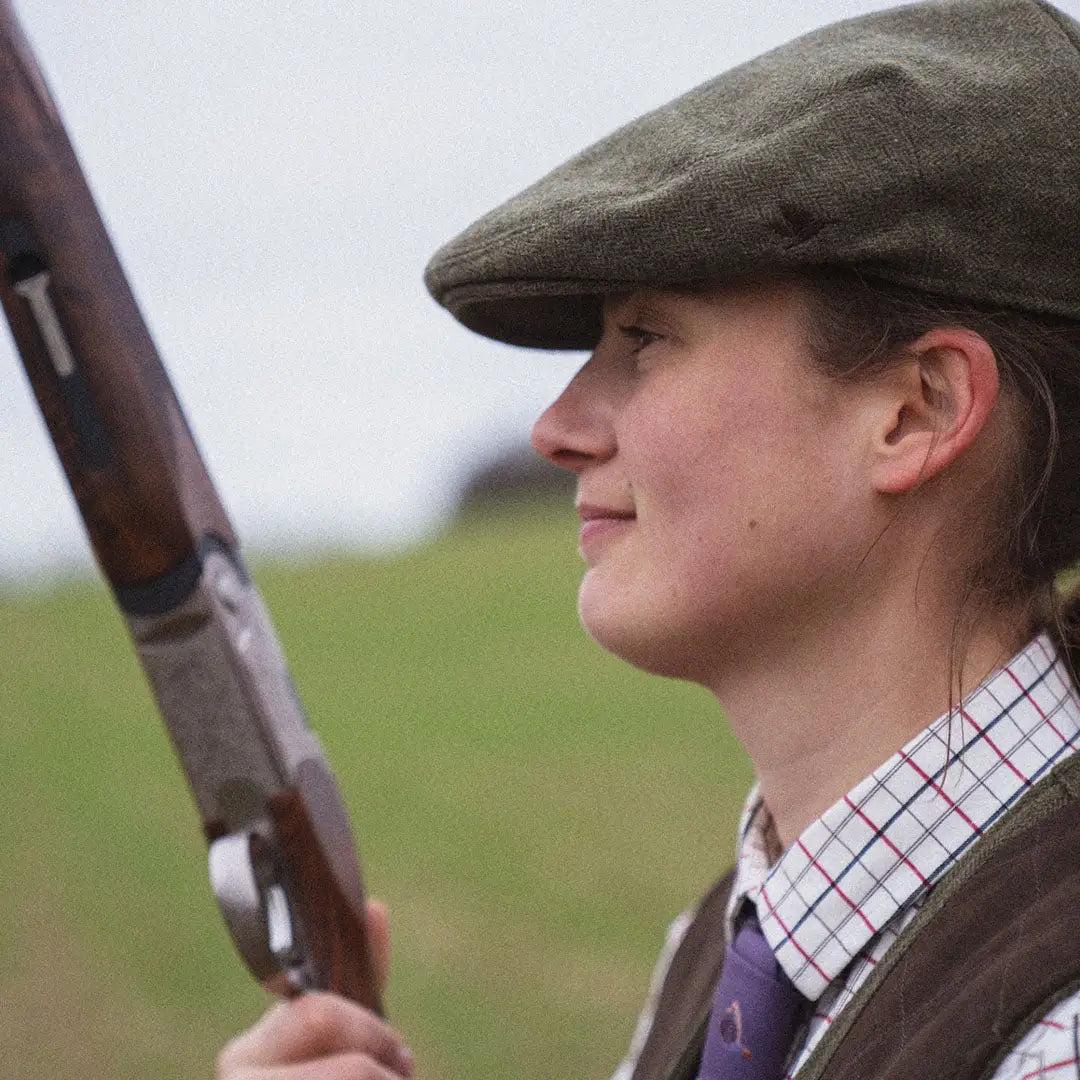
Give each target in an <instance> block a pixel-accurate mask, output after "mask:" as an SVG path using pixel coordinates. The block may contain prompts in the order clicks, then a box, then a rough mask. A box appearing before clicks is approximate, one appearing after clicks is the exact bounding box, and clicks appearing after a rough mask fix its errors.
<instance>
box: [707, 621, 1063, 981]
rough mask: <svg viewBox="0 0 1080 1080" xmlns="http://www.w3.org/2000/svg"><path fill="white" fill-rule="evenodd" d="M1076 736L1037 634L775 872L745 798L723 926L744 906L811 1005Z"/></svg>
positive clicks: (767, 825) (808, 832)
mask: <svg viewBox="0 0 1080 1080" xmlns="http://www.w3.org/2000/svg"><path fill="white" fill-rule="evenodd" d="M1078 735H1080V700H1078V698H1077V695H1076V691H1075V690H1074V689H1073V688H1072V685H1071V683H1070V680H1069V677H1068V675H1067V673H1066V670H1065V668H1064V665H1063V663H1062V661H1061V660H1060V658H1059V657H1058V654H1057V651H1056V649H1055V647H1054V645H1053V642H1052V641H1051V639H1050V638H1049V637H1048V636H1047V635H1045V634H1043V635H1040V636H1039V637H1036V638H1035V639H1034V640H1033V641H1031V642H1030V643H1029V644H1028V645H1027V646H1026V647H1025V648H1024V649H1022V650H1021V651H1020V652H1019V653H1017V655H1016V656H1014V657H1013V659H1012V660H1010V661H1009V663H1008V664H1007V665H1006V666H1005V667H1003V668H1001V669H999V670H997V671H995V672H993V673H992V674H991V675H990V676H988V677H987V679H986V680H985V681H984V682H983V683H981V684H980V685H979V686H978V687H977V688H976V689H975V690H974V691H973V692H972V693H971V694H969V695H968V697H967V698H965V699H964V701H963V703H962V704H961V705H960V706H959V708H956V709H954V710H953V711H952V712H951V713H948V714H946V715H944V716H942V717H939V718H938V719H937V720H935V721H934V723H933V724H931V725H930V726H929V727H928V728H926V729H925V730H924V731H922V732H921V733H920V734H918V735H916V736H915V738H913V739H912V740H911V741H910V742H909V743H907V745H906V746H904V748H903V749H902V750H900V751H899V752H897V753H896V754H894V755H893V756H892V757H891V758H889V760H888V761H886V762H885V763H884V764H883V765H881V766H880V767H879V768H878V769H876V770H875V771H874V772H873V773H872V774H871V775H870V776H868V777H867V778H866V779H865V780H863V781H862V782H860V783H859V784H857V785H856V786H855V787H854V788H852V790H851V791H850V792H848V794H847V795H845V796H844V797H843V798H842V799H841V800H840V801H839V802H837V803H836V804H835V805H834V806H832V807H831V808H830V809H829V810H827V811H826V812H825V813H824V814H823V815H822V816H821V817H820V818H818V820H817V821H815V822H813V823H812V824H811V825H809V826H808V827H807V828H806V829H805V830H804V831H803V833H802V834H801V835H800V836H799V837H798V839H797V840H796V841H795V842H794V843H793V844H792V845H791V846H790V847H789V848H788V849H787V850H786V851H785V852H784V853H783V854H782V855H781V856H780V858H779V859H778V860H777V861H776V863H775V864H774V865H770V859H769V848H770V845H769V834H770V830H772V829H773V825H772V817H771V815H770V814H769V811H768V807H767V806H766V805H765V803H764V802H763V801H762V799H761V797H760V795H759V794H758V791H757V788H756V786H755V788H754V789H753V790H752V791H751V793H750V796H749V798H748V799H747V802H746V806H745V808H744V811H743V818H742V823H741V826H740V831H739V844H738V863H737V869H736V878H735V883H734V887H733V889H732V893H731V899H730V901H729V905H728V916H729V927H728V930H729V935H730V929H731V927H730V920H731V919H732V918H733V917H734V914H735V912H736V911H737V910H738V908H739V907H740V906H741V905H742V903H743V901H744V900H747V899H749V900H750V901H752V902H753V903H754V905H755V907H756V908H757V913H758V919H759V920H760V922H761V928H762V930H763V932H764V934H765V937H766V939H767V940H768V942H769V944H770V945H771V946H772V949H773V952H774V953H775V954H776V958H777V960H778V962H779V963H780V964H781V966H782V967H783V968H784V970H785V971H786V972H787V974H788V976H789V977H790V978H791V980H792V982H793V983H794V984H795V986H796V987H797V989H798V990H799V991H800V992H801V993H802V994H803V995H804V996H805V997H807V998H809V999H810V1000H812V1001H816V1000H817V999H818V998H819V997H820V996H821V994H822V993H823V992H824V990H825V988H826V987H827V986H828V984H829V983H830V982H832V981H833V980H834V979H836V978H837V977H838V976H839V975H840V974H841V972H843V970H844V969H845V968H846V967H847V966H848V964H849V963H851V961H852V960H853V959H854V958H855V956H856V955H857V954H858V953H859V951H860V950H862V949H863V948H864V947H865V946H866V945H867V944H868V942H869V941H870V940H871V939H872V938H873V937H874V936H875V935H876V934H877V933H878V932H879V931H880V930H881V929H882V928H883V927H884V926H885V925H886V924H887V923H888V922H889V921H890V920H891V919H893V918H894V917H895V916H896V915H897V914H898V913H900V912H901V911H903V910H905V909H906V908H908V906H909V905H911V904H912V903H913V902H916V901H917V900H918V899H919V898H920V897H921V896H922V895H923V894H925V893H926V892H927V891H928V890H929V889H930V888H931V887H932V886H933V885H934V883H935V882H936V881H938V879H939V878H941V876H942V875H943V874H944V873H945V872H946V871H947V870H948V869H949V867H950V866H952V865H953V863H955V862H956V860H957V859H958V858H959V857H960V856H961V855H962V854H963V853H964V852H965V851H966V850H967V848H968V846H969V845H970V844H971V843H972V842H973V841H975V840H976V839H977V838H978V837H979V836H980V835H981V834H982V833H983V832H985V831H986V830H987V829H988V828H990V827H991V826H992V825H993V824H994V823H995V822H996V821H997V820H998V818H999V817H1000V816H1001V815H1002V814H1003V813H1004V812H1005V811H1006V810H1007V809H1009V807H1011V806H1012V805H1013V804H1014V803H1015V802H1016V800H1017V799H1019V798H1020V797H1021V796H1022V795H1023V794H1024V793H1025V792H1026V791H1028V790H1029V789H1030V788H1031V787H1032V785H1033V784H1034V783H1035V782H1036V781H1038V780H1039V779H1041V778H1042V777H1043V776H1044V775H1045V774H1046V773H1047V772H1048V771H1049V770H1050V769H1051V768H1052V767H1053V766H1054V765H1055V764H1057V763H1058V762H1059V761H1061V760H1063V759H1064V758H1065V757H1067V756H1068V755H1069V754H1071V753H1072V752H1073V751H1074V750H1075V749H1076V747H1077V743H1078V741H1080V740H1078Z"/></svg>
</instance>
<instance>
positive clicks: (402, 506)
mask: <svg viewBox="0 0 1080 1080" xmlns="http://www.w3.org/2000/svg"><path fill="white" fill-rule="evenodd" d="M885 6H888V5H887V4H884V3H873V2H867V0H831V2H828V0H769V2H768V3H762V2H760V0H756V2H741V3H711V4H707V3H701V2H697V3H690V2H683V0H670V2H664V0H654V2H652V3H644V2H635V0H619V2H615V0H590V2H589V3H581V2H580V0H543V2H539V0H531V2H513V0H501V2H496V0H473V2H471V3H470V2H468V0H465V2H462V0H453V2H452V3H451V2H448V0H447V2H442V0H439V2H428V3H417V2H410V0H404V2H402V0H397V2H394V3H389V2H382V3H363V2H362V0H352V2H347V0H307V2H305V3H302V4H301V3H293V2H285V0H281V2H273V0H184V2H183V3H175V2H169V3H165V2H158V0H99V2H95V3H87V2H86V0H21V2H17V4H16V8H17V10H18V11H19V13H20V16H21V18H22V21H23V24H24V26H25V28H26V30H27V33H28V34H29V35H30V37H31V40H32V42H33V43H34V45H35V47H36V50H37V52H38V55H39V58H40V60H41V63H42V66H43V68H44V70H45V73H46V77H47V78H48V80H49V82H50V84H51V86H52V88H53V92H54V94H55V96H56V97H57V99H58V101H59V104H60V107H61V111H62V113H63V115H64V116H65V119H66V122H67V126H68V130H69V132H70V134H71V136H72V138H73V141H74V142H75V145H76V148H77V150H78V151H79V153H80V156H81V158H82V161H83V166H84V168H85V170H86V172H87V174H88V177H89V179H90V184H91V187H92V188H93V189H94V191H95V193H96V195H97V198H98V202H99V205H100V207H101V209H102V212H103V215H104V217H105V219H106V222H107V223H108V225H109V227H110V229H111V232H112V235H113V240H114V243H115V244H116V246H117V248H118V249H119V252H120V256H121V259H122V261H123V262H124V264H125V267H126V269H127V272H128V276H129V278H130V279H131V281H132V284H133V286H134V289H135V292H136V295H137V296H138V297H139V300H140V302H141V304H142V307H143V311H144V314H145V316H146V318H147V321H148V323H149V324H150V328H151V331H152V333H153V334H154V336H155V338H156V340H157V343H158V347H159V349H160V351H161V353H162V355H163V357H164V359H165V362H166V364H167V366H168V369H169V372H170V375H171V377H172V379H173V382H174V384H175V385H176V387H177V389H178V392H179V395H180V398H181V401H182V402H183V404H184V406H185V409H186V411H187V413H188V416H189V419H190V420H191V422H192V425H193V427H194V429H195V432H196V435H197V437H198V439H199V442H200V444H201V446H202V449H203V453H204V456H205V457H206V459H207V461H208V463H209V465H210V467H211V471H212V472H213V474H214V476H215V478H216V480H217V481H218V484H219V487H220V489H221V490H222V493H223V495H224V498H225V501H226V505H227V506H228V508H229V510H230V512H231V514H232V517H233V519H234V521H235V523H236V524H237V526H238V529H239V531H240V534H241V537H242V538H243V540H244V542H245V545H246V546H247V547H248V548H249V549H251V548H253V549H266V548H268V547H272V546H281V545H283V544H288V545H301V546H311V545H314V546H315V547H316V548H319V547H326V546H336V547H341V546H368V545H372V544H385V543H399V542H406V541H407V540H409V539H410V538H415V537H417V536H420V535H423V534H424V533H425V531H429V530H431V529H432V528H434V527H435V526H436V525H437V523H438V521H439V520H440V519H441V518H442V516H443V515H444V514H445V513H446V512H447V510H448V509H449V507H450V506H451V505H452V502H453V497H454V492H455V489H456V485H457V484H459V483H460V481H461V478H462V476H463V475H464V472H465V471H466V470H467V469H468V468H470V467H471V466H473V465H475V464H476V463H477V462H478V461H480V460H482V459H483V458H484V456H485V455H487V454H490V453H492V452H493V450H494V449H495V448H497V447H498V446H500V445H506V444H508V443H511V442H513V441H514V440H516V439H521V438H524V437H525V434H526V432H527V431H528V427H529V423H530V421H531V418H532V417H533V416H534V414H535V413H536V412H537V411H538V410H539V409H540V408H541V407H542V405H543V404H544V403H545V402H546V401H547V400H549V399H550V398H551V397H552V396H554V394H555V393H556V392H557V390H558V389H559V387H560V386H561V385H562V383H563V382H564V381H565V380H566V379H567V378H568V377H569V375H570V374H571V373H572V371H573V370H574V369H575V367H576V366H577V364H578V363H580V361H581V357H580V356H573V355H570V356H566V355H563V356H553V355H547V354H534V353H530V352H524V351H520V350H514V349H509V348H506V347H501V346H496V345H494V344H492V343H489V342H485V341H483V340H482V339H480V338H476V337H473V336H472V335H470V334H468V333H467V332H466V331H464V330H462V329H461V328H460V327H458V326H457V325H456V324H455V323H454V322H453V321H452V320H451V319H450V318H449V317H448V316H447V315H446V314H445V313H443V312H442V311H441V310H440V309H439V308H437V307H436V306H435V304H434V303H433V302H432V301H431V300H430V299H429V298H428V297H427V295H426V293H425V292H424V290H423V286H422V283H421V280H420V277H421V273H422V270H423V266H424V263H425V262H426V260H427V258H428V256H429V255H430V254H431V252H432V251H433V250H434V249H435V248H436V247H438V246H439V245H440V244H441V243H443V242H444V241H445V240H447V239H449V238H450V237H451V236H452V235H453V234H454V233H456V232H457V231H458V230H459V229H461V228H462V227H464V226H465V225H467V224H468V223H469V222H470V221H471V220H472V219H473V218H475V217H476V216H478V215H479V214H480V213H482V212H484V211H485V210H487V209H489V208H491V207H492V206H494V205H495V204H496V203H497V202H499V201H501V200H502V199H504V198H506V197H507V196H509V195H511V194H513V193H514V192H516V191H517V190H519V189H520V188H521V187H523V186H524V185H526V184H528V183H530V182H531V181H533V180H534V179H536V178H538V177H539V176H540V175H541V174H543V173H544V172H546V171H547V170H549V169H550V168H552V167H554V166H555V165H557V164H558V163H559V162H561V161H562V160H564V159H565V158H566V157H568V156H569V155H570V154H571V153H573V152H575V151H576V150H578V149H580V148H582V147H583V146H585V145H586V144H588V143H589V142H591V141H593V140H595V139H596V138H598V137H600V136H601V135H604V134H606V133H607V132H608V131H610V130H611V129H612V128H614V127H616V126H617V125H619V124H621V123H623V122H625V121H626V120H629V119H631V118H632V117H634V116H636V115H638V114H640V113H641V112H643V111H645V110H646V109H649V108H652V107H654V106H656V105H659V104H661V103H662V102H664V101H666V100H668V99H670V98H672V97H673V96H675V95H676V94H678V93H680V92H682V91H684V90H686V89H688V88H690V87H691V86H694V85H696V84H697V83H699V82H702V81H703V80H705V79H707V78H709V77H711V76H713V75H715V74H717V73H718V72H720V71H721V70H723V69H725V68H727V67H730V66H731V65H732V64H735V63H737V62H739V61H741V60H744V59H747V58H749V57H750V56H753V55H755V54H757V53H759V52H761V51H762V50H763V49H766V48H768V47H770V46H772V45H776V44H779V43H780V42H782V41H785V40H787V39H789V38H791V37H794V36H795V35H796V34H799V33H801V32H804V31H806V30H809V29H812V28H813V27H815V26H818V25H821V24H824V23H826V22H831V21H833V20H835V19H838V18H842V17H845V16H847V15H853V14H858V13H860V12H864V11H869V10H873V9H876V8H880V7H885ZM1060 6H1062V7H1063V8H1065V10H1067V11H1069V12H1070V13H1071V14H1074V15H1078V14H1080V0H1068V2H1066V3H1063V4H1061V5H1060ZM0 507H3V511H2V512H0V522H2V525H0V578H4V577H6V578H9V579H12V578H25V577H26V576H27V575H40V574H42V573H47V572H49V570H50V569H51V568H54V567H56V566H65V565H70V564H71V562H72V561H75V562H76V563H77V562H79V561H80V560H82V561H83V562H85V561H86V559H87V556H86V545H85V541H84V540H83V538H82V532H81V527H80V525H79V523H78V520H77V518H76V516H75V512H74V509H73V503H72V500H71V497H70V495H69V494H68V492H67V489H66V486H65V485H64V482H63V480H62V477H61V474H60V472H59V468H58V466H57V465H56V464H55V461H54V456H53V452H52V448H51V444H50V443H49V442H48V441H47V438H46V436H45V434H44V428H43V425H42V423H41V421H40V419H39V418H38V415H37V412H36V409H35V407H34V406H33V403H32V399H31V397H30V393H29V390H28V388H27V386H26V384H25V380H24V378H23V375H22V371H21V368H20V367H19V366H18V362H17V360H16V358H15V355H14V353H13V350H12V347H11V345H10V339H9V337H8V335H7V334H6V333H3V335H2V340H0Z"/></svg>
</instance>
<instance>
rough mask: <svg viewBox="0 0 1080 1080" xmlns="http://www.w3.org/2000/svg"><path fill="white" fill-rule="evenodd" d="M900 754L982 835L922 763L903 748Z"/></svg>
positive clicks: (974, 830)
mask: <svg viewBox="0 0 1080 1080" xmlns="http://www.w3.org/2000/svg"><path fill="white" fill-rule="evenodd" d="M976 730H978V729H976ZM900 756H901V757H902V758H903V759H904V761H905V762H907V764H908V765H910V766H911V767H912V768H913V769H914V770H915V771H916V772H917V773H918V774H919V775H920V776H921V777H922V778H923V779H924V780H925V781H926V782H927V783H928V784H929V785H930V786H931V787H932V788H933V789H934V790H935V791H936V792H937V793H938V794H939V795H940V796H941V797H942V798H943V799H944V800H945V801H946V802H947V803H948V804H949V809H950V810H955V811H956V812H957V813H958V814H959V815H960V817H962V818H963V819H964V821H966V822H967V824H968V826H969V827H970V828H971V831H972V832H973V833H975V835H976V836H981V835H982V829H980V828H979V826H978V825H976V824H975V822H974V821H972V820H971V818H969V817H968V816H967V814H965V813H964V811H963V810H961V809H960V806H959V805H958V804H957V803H955V802H954V801H953V800H952V799H950V798H949V796H948V795H946V794H945V792H944V791H943V790H942V788H941V785H940V784H938V783H937V782H936V781H935V780H934V779H933V777H932V776H931V775H930V774H929V773H928V772H927V771H926V770H925V769H924V768H922V766H921V765H919V764H918V762H916V761H915V760H914V759H913V758H910V757H908V755H907V754H905V753H904V751H903V750H901V751H900ZM1002 760H1004V759H1002Z"/></svg>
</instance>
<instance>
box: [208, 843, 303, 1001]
mask: <svg viewBox="0 0 1080 1080" xmlns="http://www.w3.org/2000/svg"><path fill="white" fill-rule="evenodd" d="M208 861H209V870H210V887H211V888H212V889H213V891H214V897H215V898H216V900H217V902H218V906H219V907H220V908H221V914H222V916H223V917H224V919H225V923H226V925H227V926H228V928H229V933H230V934H231V935H232V938H233V941H234V942H235V944H236V947H237V950H238V951H239V952H240V955H241V956H242V957H243V958H244V962H245V963H246V964H247V966H248V967H249V968H250V969H251V972H252V974H253V975H254V976H255V978H257V979H258V980H259V982H261V983H262V984H263V985H264V986H265V987H266V988H267V989H268V990H270V991H271V992H272V993H275V994H278V995H280V996H282V997H294V996H295V995H297V994H299V993H302V992H303V991H304V990H305V989H307V986H308V980H307V978H306V977H305V975H304V967H303V957H302V956H301V954H300V948H299V942H298V940H297V935H296V933H295V930H294V923H293V916H292V911H291V908H290V905H289V899H288V894H287V893H286V891H285V887H284V884H283V883H282V882H281V880H280V877H279V875H278V873H277V866H276V863H277V860H275V859H274V858H273V857H272V856H271V855H270V852H269V848H268V844H267V842H266V840H265V839H264V838H263V837H262V836H260V835H259V834H258V833H257V832H255V830H247V831H244V832H238V833H229V834H228V835H227V836H221V837H218V839H216V840H214V841H213V842H212V843H211V844H210V852H209V856H208Z"/></svg>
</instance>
